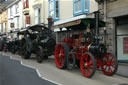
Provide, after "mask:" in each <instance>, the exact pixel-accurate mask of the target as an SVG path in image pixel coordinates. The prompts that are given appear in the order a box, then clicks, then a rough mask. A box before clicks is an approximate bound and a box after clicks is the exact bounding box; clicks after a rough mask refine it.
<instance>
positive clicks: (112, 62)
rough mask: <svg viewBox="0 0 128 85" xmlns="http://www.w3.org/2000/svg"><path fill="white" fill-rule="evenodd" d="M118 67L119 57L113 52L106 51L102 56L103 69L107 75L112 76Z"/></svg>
mask: <svg viewBox="0 0 128 85" xmlns="http://www.w3.org/2000/svg"><path fill="white" fill-rule="evenodd" d="M117 68H118V63H117V59H116V58H115V57H114V56H113V55H112V54H111V53H106V54H104V56H103V57H102V65H101V69H102V71H103V73H104V74H105V75H108V76H112V75H113V74H115V73H116V71H117Z"/></svg>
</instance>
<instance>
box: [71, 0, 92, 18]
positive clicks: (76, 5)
mask: <svg viewBox="0 0 128 85" xmlns="http://www.w3.org/2000/svg"><path fill="white" fill-rule="evenodd" d="M88 12H89V0H74V1H73V14H74V16H77V15H80V14H87V13H88Z"/></svg>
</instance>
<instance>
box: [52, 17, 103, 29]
mask: <svg viewBox="0 0 128 85" xmlns="http://www.w3.org/2000/svg"><path fill="white" fill-rule="evenodd" d="M88 24H90V25H91V27H93V28H94V26H95V18H85V19H79V20H75V21H71V22H67V23H63V24H60V25H55V26H53V29H57V28H77V29H83V28H84V29H85V28H86V27H87V26H88ZM99 27H105V22H104V21H99Z"/></svg>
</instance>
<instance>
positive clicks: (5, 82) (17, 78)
mask: <svg viewBox="0 0 128 85" xmlns="http://www.w3.org/2000/svg"><path fill="white" fill-rule="evenodd" d="M0 85H55V84H53V83H51V82H49V81H47V80H43V79H41V78H40V77H39V76H38V74H37V72H36V70H35V69H32V68H28V67H25V66H23V65H21V63H20V62H19V61H16V60H12V59H10V58H9V57H7V56H3V55H0Z"/></svg>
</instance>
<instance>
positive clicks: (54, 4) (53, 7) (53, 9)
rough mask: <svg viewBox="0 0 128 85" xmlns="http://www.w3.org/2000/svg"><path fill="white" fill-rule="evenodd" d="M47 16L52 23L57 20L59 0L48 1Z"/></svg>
mask: <svg viewBox="0 0 128 85" xmlns="http://www.w3.org/2000/svg"><path fill="white" fill-rule="evenodd" d="M49 15H50V16H52V17H53V19H54V21H57V20H59V0H49Z"/></svg>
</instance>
